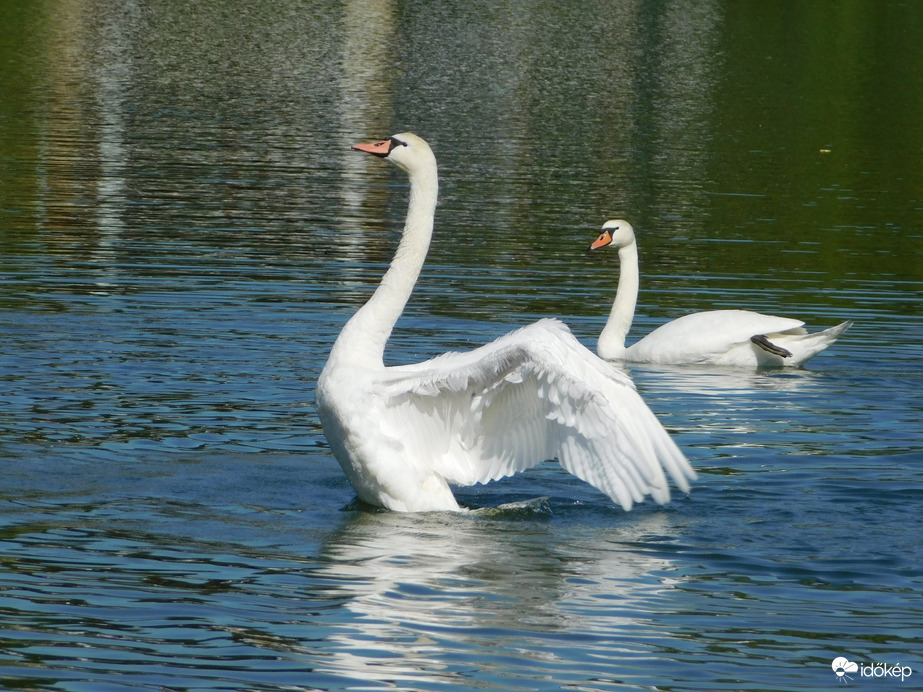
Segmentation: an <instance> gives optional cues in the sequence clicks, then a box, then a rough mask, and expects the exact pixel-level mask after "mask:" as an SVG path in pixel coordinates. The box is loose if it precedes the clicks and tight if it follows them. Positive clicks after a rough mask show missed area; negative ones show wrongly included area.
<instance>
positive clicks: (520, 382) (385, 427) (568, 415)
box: [316, 133, 696, 511]
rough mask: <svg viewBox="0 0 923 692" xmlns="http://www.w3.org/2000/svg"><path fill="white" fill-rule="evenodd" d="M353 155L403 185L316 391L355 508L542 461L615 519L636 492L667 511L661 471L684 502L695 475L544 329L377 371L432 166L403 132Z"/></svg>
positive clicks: (411, 277) (596, 368)
mask: <svg viewBox="0 0 923 692" xmlns="http://www.w3.org/2000/svg"><path fill="white" fill-rule="evenodd" d="M353 148H354V149H357V150H359V151H363V152H366V153H369V154H372V155H374V156H378V157H381V158H384V159H387V160H388V161H390V162H392V163H394V164H395V165H397V166H398V167H399V168H401V169H403V170H404V171H405V172H406V173H407V174H408V176H409V178H410V202H409V207H408V211H407V217H406V221H405V225H404V231H403V234H402V236H401V240H400V243H399V244H398V248H397V251H396V253H395V255H394V259H393V260H392V262H391V265H390V266H389V268H388V270H387V272H386V273H385V275H384V277H383V278H382V279H381V282H380V283H379V285H378V287H377V288H376V290H375V291H374V293H373V294H372V296H371V297H370V298H369V300H368V302H366V303H365V305H363V306H362V307H361V308H360V309H359V310H358V312H356V314H355V315H353V316H352V318H350V319H349V321H348V322H347V323H346V325H345V326H344V327H343V329H342V331H341V332H340V335H339V337H338V338H337V340H336V342H335V343H334V345H333V347H332V349H331V351H330V356H329V358H328V360H327V363H326V365H325V366H324V368H323V370H322V372H321V374H320V378H319V379H318V382H317V389H316V402H317V410H318V413H319V415H320V419H321V423H322V425H323V428H324V434H325V436H326V438H327V440H328V442H329V444H330V447H331V449H332V450H333V453H334V455H335V456H336V458H337V460H338V461H339V463H340V465H341V466H342V468H343V471H344V472H345V474H346V476H347V477H348V478H349V481H350V482H351V483H352V485H353V487H354V489H355V490H356V493H357V494H358V496H359V498H360V499H362V500H363V501H365V502H367V503H369V504H373V505H378V506H381V507H385V508H388V509H391V510H396V511H432V510H459V509H460V506H459V504H458V502H457V501H456V499H455V497H454V495H453V493H452V489H451V486H452V485H473V484H476V483H486V482H488V481H491V480H495V479H498V478H502V477H505V476H509V475H511V474H514V473H516V472H518V471H523V470H525V469H528V468H530V467H532V466H535V465H536V464H538V463H540V462H542V461H544V460H548V459H555V458H556V459H558V461H559V462H560V463H561V465H562V466H563V467H564V468H565V469H566V470H567V471H569V472H570V473H572V474H574V475H575V476H577V477H579V478H581V479H583V480H585V481H587V482H588V483H591V484H592V485H593V486H595V487H596V488H598V489H599V490H601V491H602V492H604V493H606V494H607V495H608V496H609V497H611V498H612V499H613V500H614V501H615V502H617V503H618V504H619V505H621V506H622V507H623V508H624V509H626V510H629V509H631V507H632V505H633V504H634V503H636V502H640V501H642V500H643V499H644V498H645V497H646V496H651V497H652V498H653V499H654V500H655V501H657V502H659V503H664V502H667V501H669V499H670V490H669V486H668V483H667V479H666V474H665V473H664V470H666V472H667V473H668V474H669V475H670V476H671V477H672V478H673V481H674V482H675V483H676V485H677V486H678V487H679V488H680V489H681V490H682V491H684V492H688V490H689V483H688V481H689V480H693V479H695V477H696V474H695V471H694V470H693V469H692V467H691V466H690V465H689V462H688V461H687V460H686V458H685V457H684V455H683V454H682V452H681V451H680V450H679V449H678V447H677V446H676V444H675V443H674V442H673V440H672V439H671V438H670V436H669V434H668V433H667V431H666V430H665V429H664V427H663V426H662V425H661V423H660V422H659V421H658V420H657V418H656V417H655V416H654V414H653V413H652V412H651V410H650V409H649V408H648V407H647V405H646V404H645V403H644V401H643V400H642V399H641V396H640V395H639V394H638V392H637V391H636V390H635V388H634V385H633V384H632V382H631V380H630V379H629V378H628V376H627V375H625V374H623V373H622V372H621V371H619V370H617V369H616V368H615V367H613V366H612V365H610V364H608V363H606V362H605V361H603V360H602V359H600V358H598V357H597V356H596V355H595V354H593V353H591V352H590V351H589V350H588V349H586V348H585V347H584V346H583V345H581V344H580V343H579V342H578V341H577V339H576V338H575V337H574V336H573V335H572V334H571V332H570V330H568V328H567V327H566V326H565V325H564V324H562V323H561V322H559V321H557V320H553V319H542V320H539V321H537V322H535V323H533V324H530V325H528V326H526V327H523V328H521V329H518V330H516V331H513V332H511V333H509V334H507V335H505V336H502V337H500V338H499V339H497V340H495V341H493V342H492V343H489V344H487V345H485V346H481V347H480V348H476V349H474V350H471V351H468V352H457V353H456V352H451V353H445V354H443V355H440V356H437V357H436V358H433V359H431V360H427V361H424V362H422V363H414V364H408V365H397V366H385V365H384V361H383V355H384V349H385V346H386V344H387V341H388V338H389V336H390V334H391V331H392V329H393V327H394V325H395V323H396V322H397V319H398V318H399V317H400V315H401V313H402V311H403V309H404V306H405V305H406V303H407V300H408V299H409V298H410V294H411V292H412V290H413V288H414V285H415V284H416V281H417V278H418V277H419V274H420V271H421V269H422V266H423V262H424V260H425V258H426V253H427V250H428V248H429V244H430V238H431V235H432V230H433V218H434V214H435V208H436V199H437V195H438V173H437V165H436V158H435V156H434V155H433V152H432V150H431V149H430V147H429V145H428V144H427V143H426V142H425V141H424V140H422V139H421V138H420V137H417V136H416V135H414V134H411V133H403V134H397V135H394V136H392V137H389V138H388V139H385V140H383V141H380V142H376V143H371V144H357V145H356V146H355V147H353Z"/></svg>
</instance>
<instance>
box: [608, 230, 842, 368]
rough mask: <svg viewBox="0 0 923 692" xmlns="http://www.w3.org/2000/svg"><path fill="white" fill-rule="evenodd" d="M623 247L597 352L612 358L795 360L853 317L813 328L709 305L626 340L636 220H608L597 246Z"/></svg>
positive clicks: (820, 346)
mask: <svg viewBox="0 0 923 692" xmlns="http://www.w3.org/2000/svg"><path fill="white" fill-rule="evenodd" d="M609 245H612V246H614V247H616V248H618V250H619V263H620V266H621V269H620V272H619V285H618V290H617V291H616V295H615V301H614V302H613V304H612V311H611V312H610V313H609V319H608V321H607V322H606V326H605V327H604V328H603V331H602V333H601V334H600V335H599V341H598V342H597V346H596V352H597V353H598V354H599V355H600V357H601V358H604V359H606V360H612V361H615V360H621V361H627V362H633V363H656V364H663V365H684V364H703V365H705V364H709V365H736V366H747V367H767V366H795V365H801V364H802V363H804V362H805V361H807V360H808V359H809V358H812V357H814V356H815V355H817V354H818V353H819V352H820V351H823V350H824V349H825V348H827V347H828V346H829V345H830V344H832V343H833V342H834V341H836V339H837V337H839V336H840V334H842V333H843V332H844V331H846V329H848V328H849V326H850V325H851V324H852V322H848V321H847V322H843V323H841V324H838V325H836V326H835V327H830V328H829V329H825V330H824V331H820V332H814V333H811V334H809V333H808V331H807V330H806V329H805V328H804V322H802V321H801V320H796V319H791V318H789V317H775V316H773V315H763V314H761V313H758V312H752V311H749V310H709V311H706V312H694V313H692V314H689V315H684V316H683V317H679V318H677V319H675V320H673V321H671V322H667V323H666V324H663V325H661V326H659V327H657V329H655V330H654V331H652V332H651V333H650V334H648V335H647V336H645V337H644V338H642V339H641V340H639V341H637V342H635V343H634V344H632V345H631V346H628V347H626V346H625V336H626V335H627V334H628V330H629V329H630V328H631V323H632V320H633V319H634V313H635V304H636V302H637V299H638V288H639V285H640V276H639V271H638V245H637V242H636V240H635V233H634V229H633V228H632V227H631V224H630V223H628V222H627V221H623V220H621V219H614V220H611V221H607V222H606V223H605V224H603V227H602V232H601V233H600V234H599V237H598V238H597V239H596V240H595V241H594V242H593V243H592V244H591V245H590V249H591V250H596V249H598V248H601V247H606V246H609Z"/></svg>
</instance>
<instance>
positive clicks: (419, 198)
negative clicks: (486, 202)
mask: <svg viewBox="0 0 923 692" xmlns="http://www.w3.org/2000/svg"><path fill="white" fill-rule="evenodd" d="M438 194H439V182H438V173H437V169H436V162H435V160H433V161H432V163H431V164H430V165H428V166H426V167H424V168H423V169H422V170H418V171H411V172H410V202H409V205H408V208H407V216H406V219H405V221H404V231H403V233H402V235H401V241H400V243H399V244H398V247H397V250H396V251H395V253H394V258H393V259H392V260H391V264H390V266H389V267H388V271H386V272H385V275H384V276H383V277H382V279H381V282H380V283H379V284H378V288H376V289H375V292H374V293H373V294H372V297H371V298H369V300H368V301H367V302H366V304H365V305H363V306H362V307H361V308H360V309H359V310H358V312H356V314H355V315H353V316H352V318H350V320H349V321H348V322H347V323H346V326H344V327H343V330H342V331H341V332H340V336H339V337H338V338H337V340H336V343H335V344H334V346H333V349H332V350H331V353H330V359H331V360H333V359H334V358H343V359H349V360H353V361H356V362H357V364H360V363H361V364H363V365H366V366H370V367H382V366H383V365H384V351H385V345H386V344H387V343H388V338H389V337H390V336H391V331H392V329H393V328H394V325H395V324H396V323H397V320H398V318H399V317H400V316H401V313H402V312H403V311H404V306H405V305H406V304H407V301H408V299H409V298H410V294H411V293H412V292H413V288H414V285H415V284H416V282H417V279H418V278H419V276H420V271H421V270H422V268H423V262H424V260H425V259H426V253H427V251H428V250H429V244H430V238H431V237H432V233H433V217H434V215H435V212H436V200H437V198H438Z"/></svg>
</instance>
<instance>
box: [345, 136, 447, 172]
mask: <svg viewBox="0 0 923 692" xmlns="http://www.w3.org/2000/svg"><path fill="white" fill-rule="evenodd" d="M353 149H355V150H356V151H364V152H366V153H367V154H371V155H372V156H378V157H379V158H383V159H388V160H389V161H390V162H391V163H393V164H394V165H396V166H397V167H398V168H401V169H403V170H404V171H407V172H408V173H412V172H414V171H417V170H420V169H422V168H425V167H427V166H433V167H435V165H436V157H435V156H434V155H433V150H432V149H430V148H429V144H427V143H426V140H425V139H423V138H422V137H418V136H417V135H415V134H413V133H412V132H402V133H401V134H397V135H391V136H390V137H388V138H387V139H383V140H381V141H380V142H369V143H363V144H354V145H353Z"/></svg>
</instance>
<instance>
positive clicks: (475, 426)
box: [379, 320, 695, 509]
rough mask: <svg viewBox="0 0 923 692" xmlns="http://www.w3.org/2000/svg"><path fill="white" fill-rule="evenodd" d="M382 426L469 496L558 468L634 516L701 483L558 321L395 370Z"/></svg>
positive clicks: (625, 387)
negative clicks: (545, 464) (639, 505)
mask: <svg viewBox="0 0 923 692" xmlns="http://www.w3.org/2000/svg"><path fill="white" fill-rule="evenodd" d="M383 396H384V398H385V405H384V406H383V407H382V408H381V410H380V412H379V415H385V416H388V417H389V419H390V420H389V421H388V423H389V425H390V426H392V427H393V428H394V429H396V430H402V431H406V439H408V440H412V442H413V449H417V450H424V453H426V454H429V455H431V458H430V459H428V460H427V463H429V464H431V465H432V468H433V469H434V470H435V471H436V472H437V473H439V474H441V475H442V476H443V477H444V478H445V479H446V480H447V481H448V482H450V483H453V484H457V485H471V484H474V483H484V482H487V481H490V480H496V479H498V478H502V477H504V476H508V475H511V474H513V473H516V472H518V471H523V470H525V469H527V468H530V467H532V466H534V465H535V464H538V463H540V462H542V461H544V460H546V459H554V458H557V459H558V461H559V462H560V463H561V465H562V466H563V467H564V468H565V469H567V470H568V471H569V472H570V473H572V474H574V475H576V476H577V477H579V478H581V479H583V480H585V481H586V482H588V483H591V484H592V485H594V486H595V487H597V488H598V489H600V490H601V491H603V492H604V493H606V494H607V495H609V496H610V497H611V498H612V499H613V500H615V501H616V502H618V503H619V504H620V505H622V506H623V507H624V508H626V509H630V508H631V506H632V504H633V503H634V502H639V501H641V500H642V499H643V498H644V496H645V495H651V496H652V497H653V498H654V499H655V500H656V501H657V502H661V503H662V502H666V501H668V500H669V488H668V485H667V481H666V478H665V476H664V472H663V468H664V467H666V469H667V470H668V472H669V473H670V475H671V476H672V477H673V478H674V481H675V482H676V483H677V485H678V486H679V487H680V488H682V489H683V490H688V487H689V486H688V483H687V482H686V479H687V478H689V479H692V478H694V477H695V472H694V471H693V470H692V467H691V466H690V465H689V463H688V461H686V459H685V457H684V456H683V454H682V452H680V451H679V449H678V448H677V447H676V445H675V444H674V443H673V441H672V439H670V437H669V435H668V434H667V432H666V430H664V428H663V426H662V425H661V424H660V422H659V421H658V420H657V418H656V417H655V416H654V414H653V413H652V412H651V411H650V409H649V408H648V407H647V405H646V404H645V403H644V401H643V400H642V399H641V397H640V395H639V394H638V392H637V391H636V390H635V388H634V385H633V383H632V382H631V380H630V379H629V378H628V376H627V375H625V374H624V373H622V372H621V371H619V370H618V369H616V368H615V367H613V366H612V365H610V364H608V363H605V362H604V361H602V360H600V359H599V358H597V357H596V356H595V355H594V354H592V353H590V351H588V350H587V349H586V348H585V347H584V346H582V345H581V344H580V343H579V342H578V341H577V339H576V338H574V336H573V335H572V334H571V333H570V330H568V329H567V327H566V326H565V325H564V324H562V323H561V322H558V321H557V320H540V321H538V322H536V323H534V324H532V325H529V326H528V327H524V328H522V329H519V330H517V331H515V332H511V333H510V334H507V335H506V336H503V337H501V338H499V339H497V340H496V341H494V342H492V343H491V344H488V345H486V346H482V347H481V348H478V349H474V350H472V351H468V352H464V353H446V354H443V355H441V356H438V357H436V358H433V359H432V360H429V361H425V362H423V363H417V364H413V365H406V366H396V367H391V368H388V369H387V376H386V378H385V380H384V383H383ZM408 448H409V447H408Z"/></svg>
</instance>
